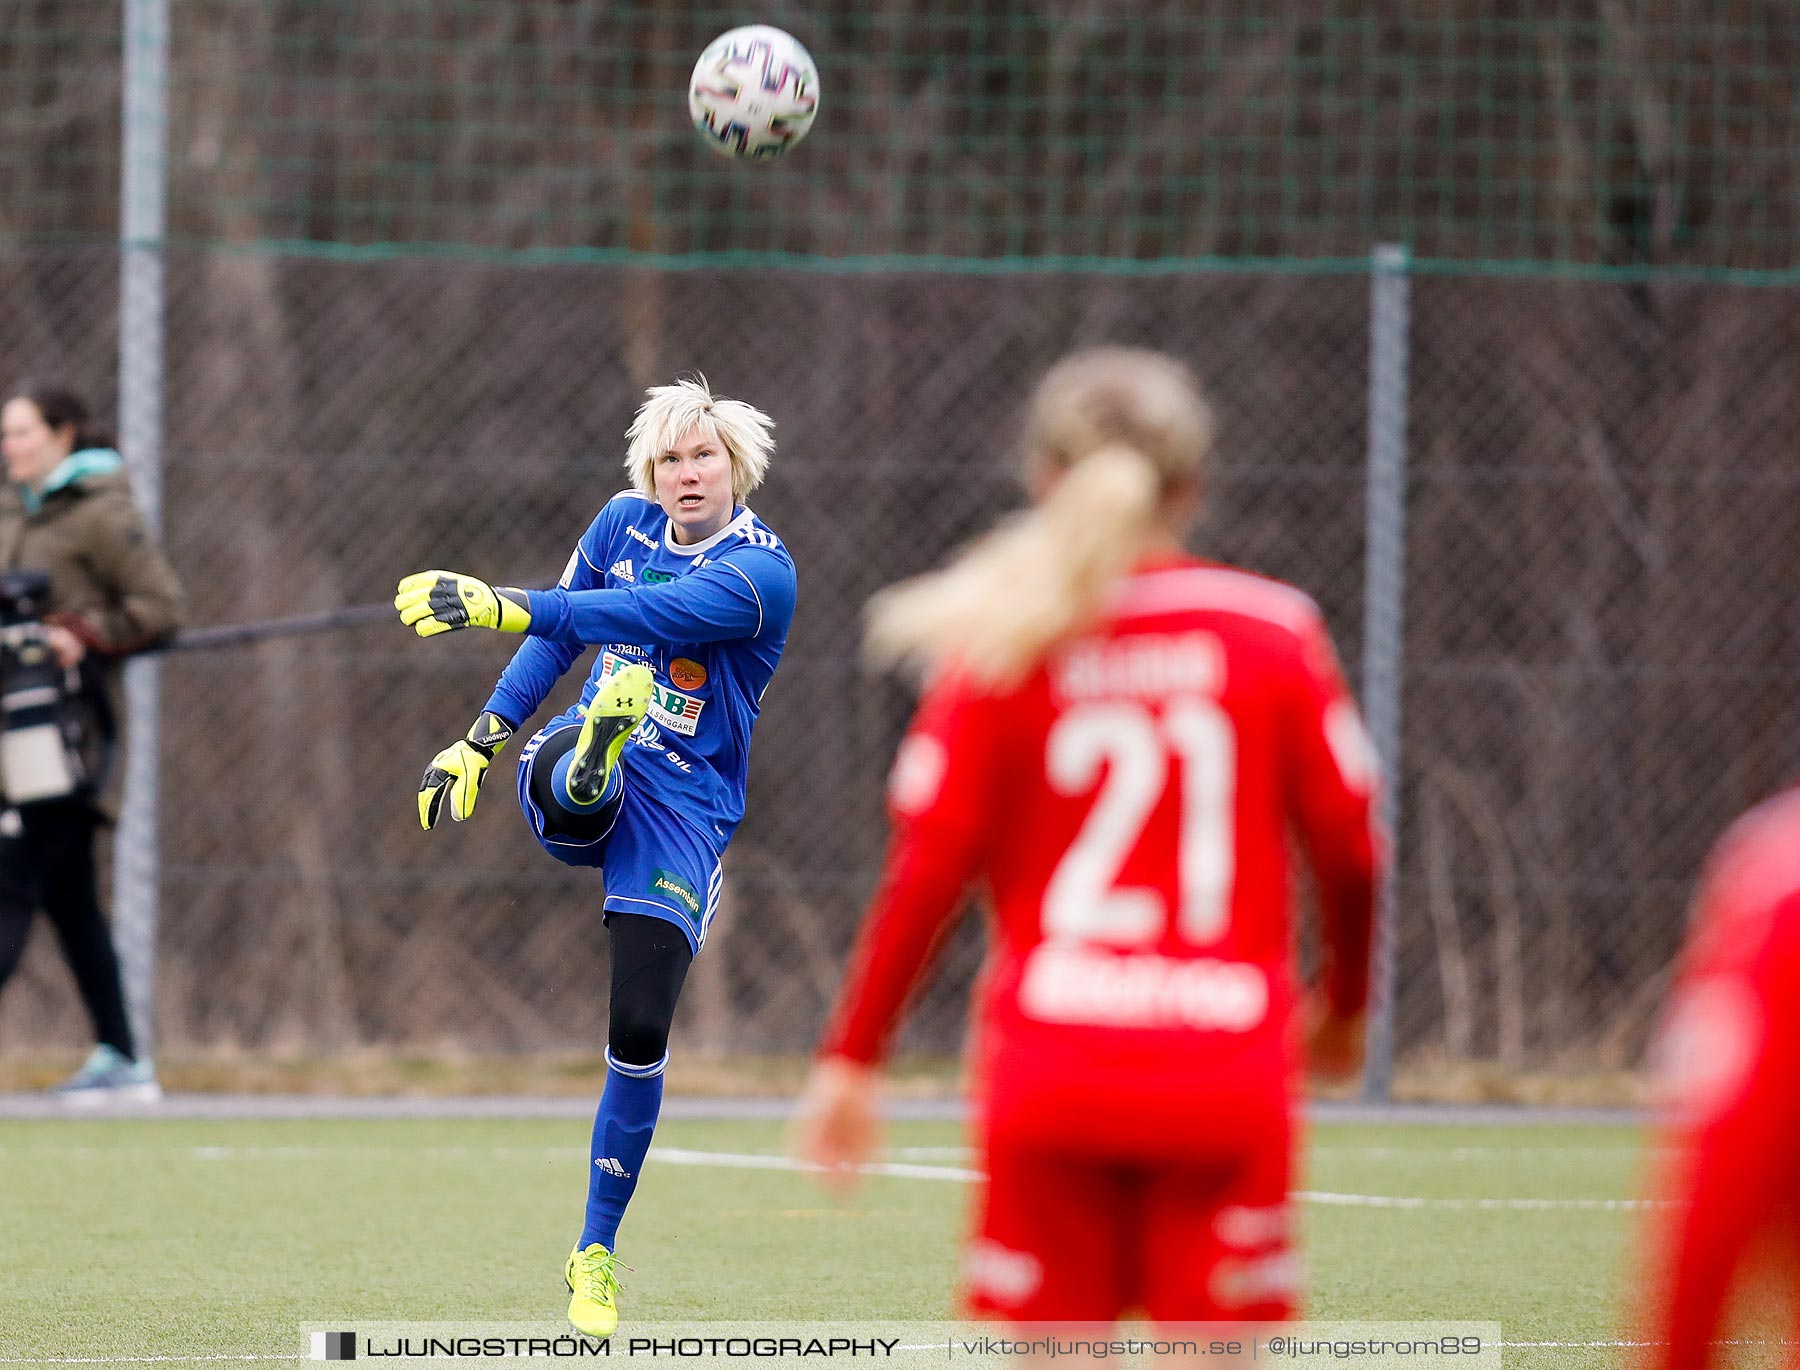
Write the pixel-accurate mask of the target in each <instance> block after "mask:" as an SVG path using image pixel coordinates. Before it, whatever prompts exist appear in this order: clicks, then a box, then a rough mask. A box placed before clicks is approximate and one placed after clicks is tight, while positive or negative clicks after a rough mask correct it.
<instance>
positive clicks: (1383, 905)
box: [1362, 244, 1411, 1101]
mask: <svg viewBox="0 0 1800 1370" xmlns="http://www.w3.org/2000/svg"><path fill="white" fill-rule="evenodd" d="M1372 268H1373V271H1372V275H1371V279H1370V287H1369V478H1368V507H1367V520H1368V522H1367V530H1366V537H1365V541H1364V553H1363V555H1364V558H1365V574H1364V579H1363V674H1362V692H1363V709H1364V712H1365V714H1366V716H1367V718H1368V723H1369V734H1370V737H1371V738H1372V739H1373V741H1374V743H1375V751H1376V754H1377V755H1378V756H1379V757H1380V758H1381V772H1382V775H1383V777H1384V780H1385V783H1384V784H1383V785H1382V788H1381V822H1382V826H1383V827H1384V828H1385V829H1386V830H1387V832H1388V834H1389V840H1390V842H1391V844H1392V845H1391V847H1390V851H1389V859H1388V867H1387V874H1386V876H1385V877H1384V879H1383V880H1382V884H1381V890H1380V895H1379V899H1378V901H1377V905H1376V914H1375V957H1374V966H1373V984H1372V986H1371V1002H1370V1007H1369V1052H1368V1067H1367V1070H1366V1071H1365V1072H1364V1075H1363V1097H1364V1098H1366V1099H1369V1100H1372V1101H1385V1100H1386V1099H1387V1098H1388V1095H1389V1093H1390V1091H1391V1088H1392V1085H1393V1075H1394V952H1395V946H1394V944H1395V938H1396V932H1397V930H1396V927H1395V915H1396V907H1395V882H1396V880H1397V873H1398V869H1399V845H1400V840H1399V819H1400V673H1401V667H1402V659H1401V650H1402V638H1403V627H1404V622H1405V620H1404V616H1403V615H1404V599H1405V590H1406V404H1407V384H1408V382H1407V363H1408V360H1409V356H1408V341H1407V325H1408V317H1409V314H1408V311H1409V309H1410V307H1411V306H1410V298H1409V296H1410V287H1409V283H1408V280H1407V257H1406V249H1405V248H1403V247H1398V246H1395V245H1392V244H1383V245H1382V246H1379V247H1377V248H1376V249H1375V251H1374V254H1373V257H1372Z"/></svg>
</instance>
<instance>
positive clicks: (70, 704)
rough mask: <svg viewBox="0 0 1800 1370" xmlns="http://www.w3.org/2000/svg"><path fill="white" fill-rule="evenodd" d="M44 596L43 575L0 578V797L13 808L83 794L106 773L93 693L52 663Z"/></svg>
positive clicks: (76, 675) (74, 672) (76, 674)
mask: <svg viewBox="0 0 1800 1370" xmlns="http://www.w3.org/2000/svg"><path fill="white" fill-rule="evenodd" d="M49 596H50V577H49V575H48V574H47V573H46V572H43V571H8V572H6V573H4V574H0V790H3V791H4V794H5V800H6V803H8V804H10V805H19V804H35V803H38V802H41V801H43V800H47V799H66V798H68V797H69V796H71V795H76V794H82V793H84V792H86V791H88V790H90V789H92V788H94V786H95V785H96V783H97V781H98V779H99V775H100V771H101V769H102V765H103V763H102V761H101V759H100V757H99V756H98V755H97V754H96V749H97V747H101V746H102V745H103V739H102V738H100V737H99V736H98V732H99V730H98V729H97V728H96V726H95V720H94V718H93V716H92V715H93V694H94V692H93V691H91V690H88V689H86V688H84V685H83V682H82V678H81V673H80V671H79V670H78V669H76V668H75V667H65V666H63V665H62V664H61V663H60V662H59V661H57V659H56V651H55V649H54V647H53V646H52V645H51V642H50V633H49V629H48V628H47V627H46V626H45V624H44V621H43V616H44V612H45V609H46V608H47V605H48V600H49Z"/></svg>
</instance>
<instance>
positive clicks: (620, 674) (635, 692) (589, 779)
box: [563, 666, 656, 807]
mask: <svg viewBox="0 0 1800 1370" xmlns="http://www.w3.org/2000/svg"><path fill="white" fill-rule="evenodd" d="M655 688H656V677H655V676H653V675H651V674H650V668H649V667H648V666H625V667H621V668H620V669H619V670H617V671H614V672H613V673H612V674H611V675H610V676H608V677H607V678H606V679H605V680H603V681H601V682H600V684H599V687H598V688H597V689H595V691H594V699H593V702H592V703H591V704H589V705H588V707H587V717H586V718H585V719H583V720H582V723H581V736H580V737H578V738H576V739H575V754H574V755H573V756H572V757H570V758H569V773H568V775H567V777H565V778H564V780H563V788H564V789H565V790H567V791H568V794H569V799H570V801H571V802H573V803H576V804H580V805H582V806H583V807H585V806H587V805H589V804H596V803H598V802H599V800H600V796H601V795H602V794H604V793H605V792H606V779H607V777H608V776H610V775H611V774H612V768H613V766H614V764H615V763H616V762H617V761H618V759H619V753H620V752H622V751H624V750H625V742H626V739H628V738H629V737H630V736H631V730H632V729H633V728H635V727H637V725H638V724H639V723H641V722H643V719H644V714H645V712H646V711H647V710H648V709H649V708H650V692H651V691H652V690H654V689H655Z"/></svg>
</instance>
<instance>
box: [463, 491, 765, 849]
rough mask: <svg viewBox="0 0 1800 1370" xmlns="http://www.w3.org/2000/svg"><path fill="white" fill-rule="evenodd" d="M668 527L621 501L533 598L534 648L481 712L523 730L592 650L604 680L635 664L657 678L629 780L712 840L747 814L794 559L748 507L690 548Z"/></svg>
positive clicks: (593, 676) (657, 515) (648, 506)
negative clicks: (754, 752) (756, 731)
mask: <svg viewBox="0 0 1800 1370" xmlns="http://www.w3.org/2000/svg"><path fill="white" fill-rule="evenodd" d="M670 531H671V530H670V525H669V516H668V515H667V514H665V513H664V512H663V511H662V508H661V506H660V505H658V504H657V503H656V501H654V500H652V499H650V498H649V497H648V496H646V495H643V494H640V493H639V492H637V491H635V490H627V491H624V492H623V493H621V494H618V495H615V496H614V497H613V498H612V500H610V501H609V502H608V503H607V505H606V507H605V508H604V509H602V510H601V511H600V512H599V514H597V515H596V516H595V518H594V521H593V523H592V524H590V525H589V526H588V530H587V532H585V533H583V534H582V536H581V541H580V542H579V543H578V544H577V545H576V548H575V552H574V555H572V556H571V557H570V558H569V564H568V566H567V567H566V568H565V569H564V571H563V574H562V579H561V580H560V581H559V582H558V585H557V588H556V589H554V590H533V591H531V592H530V600H531V628H530V630H529V634H530V635H529V637H528V638H527V639H526V641H525V643H524V645H523V646H521V647H520V648H519V650H518V651H517V652H516V653H515V654H514V656H513V659H512V661H511V663H510V664H509V665H508V666H507V668H506V670H505V671H504V672H502V673H501V676H500V683H499V684H498V685H496V686H495V687H494V693H493V695H492V696H491V697H490V698H489V699H488V702H487V707H488V708H489V709H491V710H492V711H493V712H494V713H497V714H499V715H500V717H502V718H504V719H506V720H507V722H509V723H511V724H512V725H513V726H514V727H515V728H517V727H522V726H523V725H524V723H525V721H526V720H527V719H529V718H530V717H531V716H532V715H533V714H534V713H536V712H537V710H538V708H539V706H540V705H542V704H543V702H544V700H545V699H546V698H547V697H548V696H549V694H550V691H551V689H552V688H553V687H554V686H555V684H556V682H557V681H558V680H560V679H561V678H562V676H563V674H564V673H565V672H566V671H567V670H568V669H569V667H570V666H571V665H573V664H574V662H575V659H576V658H577V657H578V656H580V655H581V654H582V653H583V652H584V651H586V649H587V648H588V647H590V646H598V647H599V648H600V657H599V659H598V660H597V661H596V662H595V663H594V667H593V670H592V671H591V672H589V674H588V678H587V684H586V685H585V686H583V687H582V691H581V699H580V701H579V702H578V703H576V704H574V705H572V706H570V708H568V709H567V710H565V711H564V713H563V714H562V715H561V718H565V719H579V718H580V717H581V715H582V711H583V710H584V709H585V708H586V706H587V704H588V702H589V701H590V700H592V699H593V697H594V691H595V689H596V688H597V687H598V685H599V683H600V681H602V680H604V679H605V678H606V677H607V676H609V675H611V674H612V673H613V672H614V671H616V670H618V669H619V668H620V667H622V666H626V665H630V664H632V663H634V662H641V663H642V664H644V665H647V666H649V667H650V669H651V671H652V672H653V673H654V674H655V676H656V690H655V692H654V694H653V696H652V699H651V703H650V712H649V714H648V716H646V718H645V719H644V721H643V723H641V724H640V725H639V726H638V729H637V731H636V732H635V733H633V734H632V742H633V743H634V744H635V745H634V746H632V747H628V748H627V749H626V756H627V758H628V759H627V762H626V766H627V769H626V782H627V784H629V785H631V786H633V787H639V788H642V789H644V790H646V791H647V792H648V793H649V794H650V795H651V796H652V797H654V798H656V799H658V800H660V801H661V802H662V803H663V804H664V805H666V806H667V807H668V808H669V809H670V810H672V811H673V812H674V813H676V814H678V815H680V816H681V817H683V818H685V819H687V820H688V821H689V822H691V823H693V824H694V825H696V826H698V827H699V828H701V829H702V831H707V832H709V833H711V834H713V835H714V836H715V837H716V839H717V841H718V842H719V844H720V846H721V847H723V845H724V843H725V842H726V841H728V840H729V839H730V837H731V834H732V833H733V832H734V831H735V830H736V828H737V825H738V823H739V822H740V821H741V820H742V819H743V816H744V789H745V785H746V783H747V781H748V778H749V766H750V730H751V728H752V727H753V726H754V725H755V723H756V716H757V714H758V713H759V712H760V710H761V705H762V696H763V691H764V690H765V689H766V688H767V687H768V684H769V678H770V677H771V676H773V675H774V674H775V666H776V663H777V662H779V661H780V660H781V649H782V648H783V647H784V646H785V645H786V644H787V635H788V625H789V624H790V623H792V621H793V618H794V598H795V578H794V559H793V558H792V557H791V556H789V555H788V550H787V548H786V547H784V546H783V545H782V543H781V539H780V538H778V537H776V536H775V534H774V533H772V532H771V531H770V530H769V529H768V527H767V526H765V525H764V524H763V523H762V521H761V520H760V519H758V518H757V517H756V515H755V514H753V513H752V512H751V511H750V510H749V509H747V508H744V507H743V506H739V508H738V509H737V511H736V512H735V513H734V515H733V516H732V520H731V522H730V523H728V524H727V525H726V526H725V527H724V528H723V529H721V530H720V531H719V532H717V533H715V534H714V535H713V536H712V537H710V538H707V539H706V540H705V541H704V542H698V543H694V544H692V545H691V546H683V545H682V544H680V543H677V542H675V541H674V540H673V539H672V538H671V537H670V536H669V534H670Z"/></svg>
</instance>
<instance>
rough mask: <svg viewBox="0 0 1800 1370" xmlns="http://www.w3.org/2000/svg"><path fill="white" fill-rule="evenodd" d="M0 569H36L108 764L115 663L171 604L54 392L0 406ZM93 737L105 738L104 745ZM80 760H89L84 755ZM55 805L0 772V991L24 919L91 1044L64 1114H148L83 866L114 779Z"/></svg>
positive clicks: (146, 542) (99, 772)
mask: <svg viewBox="0 0 1800 1370" xmlns="http://www.w3.org/2000/svg"><path fill="white" fill-rule="evenodd" d="M0 453H3V454H4V456H5V462H6V475H7V477H8V480H7V481H6V482H5V483H4V485H3V486H0V572H19V571H37V572H46V573H48V575H49V578H50V584H49V590H48V592H47V595H46V596H45V599H44V604H43V612H42V615H41V621H42V623H43V625H44V629H43V635H42V636H43V639H44V640H45V641H46V642H47V644H48V646H49V648H50V650H51V651H52V652H53V653H54V656H55V660H56V663H57V664H58V665H59V666H60V667H61V668H62V671H63V673H64V677H65V679H66V680H68V681H70V682H78V684H74V685H73V688H71V690H70V695H71V698H72V699H73V700H75V701H77V702H78V703H85V704H86V705H87V706H88V707H87V709H86V710H85V713H86V715H87V717H88V718H89V720H90V728H89V731H90V732H94V733H100V734H102V736H100V737H98V738H95V739H93V740H94V741H96V742H99V743H102V744H111V745H103V746H102V747H101V748H100V749H99V750H100V751H102V752H105V753H109V754H116V753H117V752H118V747H117V745H116V744H117V743H118V741H119V740H120V737H121V735H122V731H123V726H124V723H125V715H124V688H123V676H124V665H123V663H124V659H125V658H126V657H128V656H130V655H131V654H132V653H133V652H139V651H143V650H144V649H145V648H148V647H153V646H156V645H157V644H159V643H161V642H164V641H166V640H167V639H168V638H170V637H171V636H173V635H174V633H175V630H176V629H177V628H178V627H179V626H180V624H181V617H182V593H181V587H180V585H179V584H178V582H177V581H176V579H175V573H174V572H173V571H172V570H171V569H170V567H169V563H168V561H167V560H166V559H165V558H164V557H163V554H162V552H161V550H160V549H159V548H158V547H157V545H156V543H155V542H154V541H153V540H152V539H151V538H150V536H149V534H148V532H147V531H146V530H145V528H144V524H143V520H142V518H141V517H140V516H139V514H138V510H137V507H136V505H135V504H134V503H133V502H132V498H131V488H130V483H129V481H128V479H127V476H126V473H125V464H124V462H123V461H122V460H121V459H120V457H119V454H118V453H117V452H116V451H114V450H113V449H112V443H111V440H110V439H109V438H107V437H106V436H104V435H103V434H101V433H99V432H98V431H96V430H95V429H94V428H93V427H92V426H91V424H90V422H89V418H88V409H87V406H86V405H85V404H84V403H83V402H82V401H81V399H80V398H78V397H77V396H76V395H74V394H72V393H70V392H69V391H67V390H65V389H62V388H61V387H58V386H54V385H46V384H25V385H20V386H18V387H16V388H15V389H14V390H13V391H12V393H11V397H10V398H8V399H7V400H6V402H5V404H4V406H0ZM106 734H110V735H109V736H107V735H106ZM90 759H92V758H90ZM87 769H88V771H89V774H88V775H87V776H86V777H85V778H84V780H83V782H82V783H80V784H78V785H77V786H76V788H75V789H74V791H73V792H72V793H69V794H64V795H57V796H52V797H37V796H34V797H32V798H30V799H29V800H27V799H26V798H24V797H22V794H23V792H24V787H23V785H22V784H21V783H20V782H19V781H17V779H15V782H14V786H13V788H14V790H15V793H14V794H12V795H8V794H6V793H5V789H6V785H7V781H6V776H5V775H4V774H3V773H0V801H3V802H0V986H4V985H5V983H6V980H7V978H8V977H9V976H10V975H11V974H12V972H13V970H14V968H15V967H16V966H17V965H18V962H19V958H20V956H21V955H22V954H23V952H24V948H25V938H26V934H27V932H28V931H29V929H30V926H31V921H32V919H33V917H34V916H35V915H36V913H37V912H38V910H40V909H41V910H42V911H43V912H44V913H45V915H46V916H47V917H48V918H49V920H50V923H51V925H52V926H53V927H54V928H55V929H56V934H57V938H58V940H59V941H60V942H61V944H62V950H63V955H64V957H65V959H66V960H67V961H68V964H69V969H70V970H71V971H72V972H73V974H74V977H75V983H76V985H77V986H78V987H79V989H80V991H81V997H82V1001H83V1003H85V1004H86V1006H87V1011H88V1016H89V1017H90V1018H91V1019H92V1022H93V1028H94V1035H95V1038H96V1039H97V1041H98V1045H97V1046H96V1047H95V1048H94V1051H93V1053H92V1055H90V1056H89V1057H88V1060H87V1063H86V1064H85V1065H84V1066H83V1067H82V1068H81V1070H80V1071H78V1072H77V1073H76V1075H75V1076H74V1077H73V1078H72V1079H70V1080H69V1081H67V1082H66V1083H64V1084H63V1085H60V1086H58V1087H57V1092H58V1093H59V1094H62V1095H63V1096H65V1097H67V1098H68V1099H70V1100H71V1101H72V1102H74V1101H80V1100H85V1099H93V1100H102V1099H140V1100H145V1101H153V1100H155V1099H157V1098H159V1097H160V1095H161V1091H160V1089H159V1088H158V1086H157V1083H156V1076H155V1072H154V1070H153V1068H152V1066H151V1064H150V1062H149V1061H148V1060H140V1059H139V1057H138V1052H137V1048H136V1045H135V1044H134V1043H133V1041H132V1036H131V1026H130V1023H129V1021H128V1019H127V1016H126V1012H125V1002H124V994H123V991H122V988H121V983H120V978H119V961H118V956H117V953H116V952H115V950H114V947H113V941H112V934H111V931H110V930H109V928H108V926H107V923H106V919H105V917H104V915H103V914H102V912H101V908H100V898H99V880H98V872H97V868H96V864H95V859H94V847H95V838H96V836H97V834H98V831H99V829H100V827H101V826H102V825H103V824H105V823H108V822H110V821H112V819H114V818H115V817H116V816H117V813H118V799H119V779H120V777H119V776H118V774H117V772H118V771H119V769H120V768H119V767H117V766H112V765H110V764H107V762H106V761H104V760H101V761H98V762H97V763H96V764H93V765H90V766H89V767H88V768H87Z"/></svg>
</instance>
